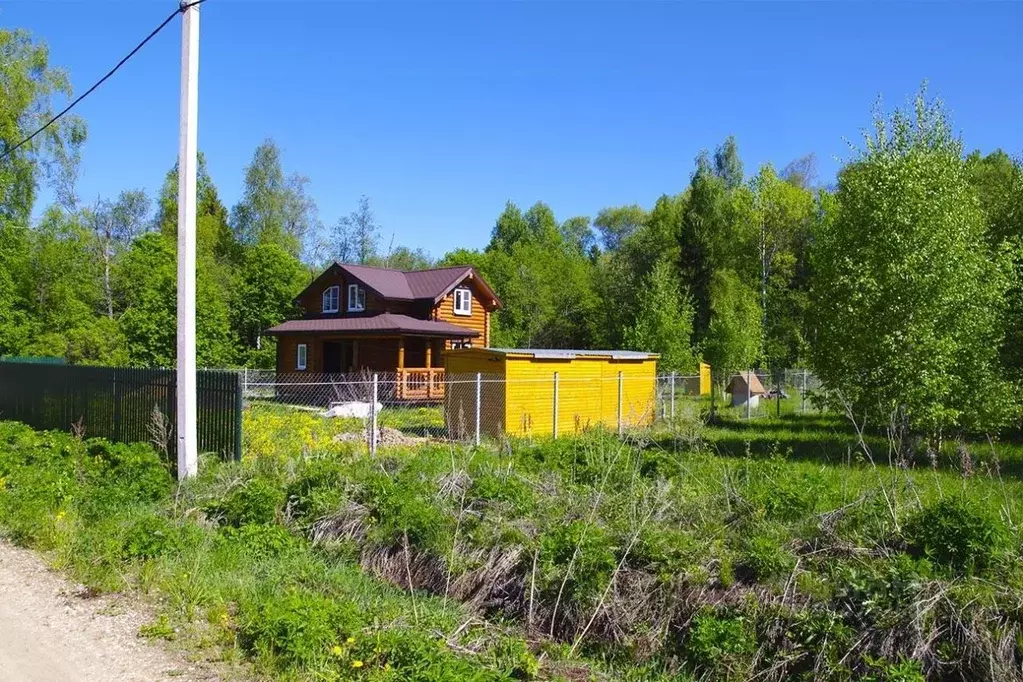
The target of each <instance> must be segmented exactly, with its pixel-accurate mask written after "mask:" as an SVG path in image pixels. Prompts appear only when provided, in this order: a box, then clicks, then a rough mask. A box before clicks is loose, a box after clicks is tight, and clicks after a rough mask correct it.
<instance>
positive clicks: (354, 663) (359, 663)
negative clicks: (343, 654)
mask: <svg viewBox="0 0 1023 682" xmlns="http://www.w3.org/2000/svg"><path fill="white" fill-rule="evenodd" d="M352 667H353V668H361V667H362V661H352Z"/></svg>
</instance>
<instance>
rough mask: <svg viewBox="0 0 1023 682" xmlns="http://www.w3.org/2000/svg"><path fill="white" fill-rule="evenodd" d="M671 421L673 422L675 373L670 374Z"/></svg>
mask: <svg viewBox="0 0 1023 682" xmlns="http://www.w3.org/2000/svg"><path fill="white" fill-rule="evenodd" d="M671 421H672V422H674V421H675V373H674V372H672V373H671Z"/></svg>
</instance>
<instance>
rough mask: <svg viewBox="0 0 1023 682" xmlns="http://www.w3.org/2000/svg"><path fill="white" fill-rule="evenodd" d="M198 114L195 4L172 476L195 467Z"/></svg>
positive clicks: (184, 96) (184, 29) (186, 110)
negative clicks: (175, 459)
mask: <svg viewBox="0 0 1023 682" xmlns="http://www.w3.org/2000/svg"><path fill="white" fill-rule="evenodd" d="M198 117H199V6H198V5H192V6H191V7H188V8H186V9H183V10H182V12H181V111H180V118H181V127H180V130H179V133H178V135H179V139H178V256H177V257H178V357H177V362H178V366H177V384H178V385H177V393H178V395H177V412H178V415H177V416H178V419H177V422H178V423H177V428H178V478H179V479H184V478H188V477H190V476H194V475H195V474H196V473H197V471H198V468H199V456H198V455H199V444H198V427H197V424H196V418H197V416H196V373H195V173H196V152H197V145H198V139H197V128H196V126H197V124H198Z"/></svg>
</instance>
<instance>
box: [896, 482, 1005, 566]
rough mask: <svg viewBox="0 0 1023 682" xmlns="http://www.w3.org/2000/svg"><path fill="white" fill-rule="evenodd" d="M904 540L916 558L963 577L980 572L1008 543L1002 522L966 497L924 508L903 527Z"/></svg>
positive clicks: (948, 499) (951, 499)
mask: <svg viewBox="0 0 1023 682" xmlns="http://www.w3.org/2000/svg"><path fill="white" fill-rule="evenodd" d="M903 536H904V537H905V539H906V542H907V543H908V545H909V548H910V550H911V552H912V553H913V554H914V555H915V556H925V557H927V558H928V559H930V560H931V561H933V562H935V563H937V564H940V565H942V566H944V567H946V568H948V569H951V570H952V571H955V572H957V573H961V574H965V575H972V574H974V573H981V572H983V571H984V570H985V569H987V568H988V567H989V566H990V565H991V563H992V562H993V561H994V560H995V558H996V557H997V556H998V555H999V554H1000V553H1002V552H1003V551H1004V550H1005V549H1006V547H1007V545H1008V542H1009V534H1008V531H1007V529H1006V528H1005V525H1004V524H1003V523H1002V522H1001V520H1000V519H998V517H996V516H995V515H993V514H992V513H991V512H990V511H988V510H987V509H985V508H984V507H983V506H981V505H980V504H978V503H976V502H974V501H971V500H969V499H968V498H966V497H954V498H946V499H943V500H940V501H939V502H937V503H935V504H930V505H928V506H926V507H924V508H923V509H922V510H921V511H920V512H919V513H917V514H916V515H915V516H913V517H912V518H911V519H910V520H909V522H908V523H906V525H905V527H904V528H903Z"/></svg>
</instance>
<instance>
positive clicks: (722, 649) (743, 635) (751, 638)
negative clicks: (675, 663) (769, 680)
mask: <svg viewBox="0 0 1023 682" xmlns="http://www.w3.org/2000/svg"><path fill="white" fill-rule="evenodd" d="M756 649H757V642H756V637H755V634H754V632H753V629H752V628H751V627H750V625H749V623H748V622H747V621H746V619H745V618H744V617H742V616H741V615H737V614H727V613H721V614H717V613H714V612H713V611H705V612H703V613H700V614H698V615H697V616H696V617H695V618H693V623H692V627H691V628H690V630H689V639H688V641H687V643H686V654H687V658H688V659H689V660H690V661H691V662H692V664H693V665H694V667H695V668H696V670H697V671H699V672H702V673H714V674H716V675H717V676H718V678H719V679H720V678H721V677H724V678H725V679H745V673H744V671H746V670H747V668H748V667H749V664H750V658H751V656H752V654H753V652H755V651H756Z"/></svg>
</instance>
